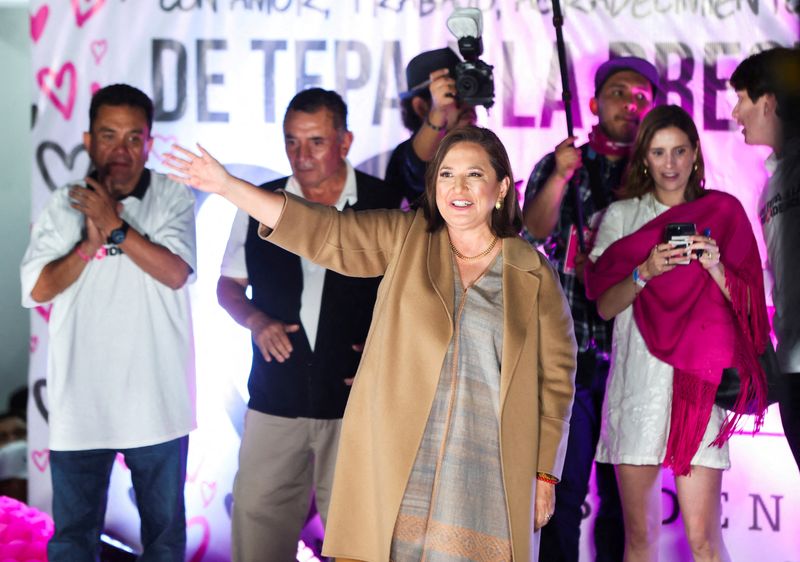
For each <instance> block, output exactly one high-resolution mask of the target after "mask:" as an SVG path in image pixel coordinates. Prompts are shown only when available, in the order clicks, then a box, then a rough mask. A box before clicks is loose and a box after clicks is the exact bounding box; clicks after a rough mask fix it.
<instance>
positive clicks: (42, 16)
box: [31, 4, 50, 43]
mask: <svg viewBox="0 0 800 562" xmlns="http://www.w3.org/2000/svg"><path fill="white" fill-rule="evenodd" d="M49 15H50V8H48V6H47V4H45V5H44V6H42V7H41V8H39V9H38V10H36V14H35V15H32V16H31V39H33V42H34V43H36V42H37V41H39V38H40V37H41V36H42V33H44V26H45V25H47V16H49Z"/></svg>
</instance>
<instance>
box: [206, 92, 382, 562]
mask: <svg viewBox="0 0 800 562" xmlns="http://www.w3.org/2000/svg"><path fill="white" fill-rule="evenodd" d="M283 131H284V140H285V146H286V155H287V156H288V158H289V163H290V164H291V168H292V175H291V176H290V177H288V178H283V179H279V180H276V181H272V182H269V183H266V184H264V185H263V186H261V187H262V188H263V189H268V190H272V191H274V190H277V189H283V190H285V191H286V192H288V193H292V194H294V195H298V196H300V197H304V198H306V199H308V200H310V201H314V202H317V203H321V204H323V205H332V206H335V207H337V208H338V209H344V208H346V207H352V208H353V209H374V208H386V207H389V206H392V205H393V204H394V203H396V195H395V194H393V193H392V191H391V190H390V189H389V188H388V187H387V186H386V185H385V184H384V183H383V182H382V181H380V180H379V179H377V178H374V177H372V176H368V175H366V174H363V173H361V172H357V171H355V170H354V169H353V167H352V166H351V165H350V163H349V162H348V161H347V153H348V151H349V149H350V145H351V144H352V142H353V134H352V133H351V132H350V131H348V130H347V107H346V105H345V103H344V101H343V100H342V98H341V97H340V96H339V95H338V94H337V93H336V92H333V91H327V90H323V89H321V88H312V89H309V90H304V91H302V92H300V93H298V94H297V95H296V96H295V97H294V98H293V99H292V101H291V102H290V103H289V106H288V108H287V110H286V115H285V117H284V121H283ZM239 213H240V214H239V215H237V217H236V219H235V220H234V224H233V227H232V230H231V237H230V240H229V241H228V246H227V248H226V251H225V257H224V258H223V262H222V271H221V273H222V275H221V277H220V279H219V283H218V285H217V296H218V298H219V303H220V304H221V305H222V306H223V308H225V310H227V311H228V313H229V314H230V315H231V316H232V317H233V319H234V320H236V321H237V322H238V323H239V324H241V325H242V326H245V327H246V328H248V329H249V330H250V331H251V333H252V339H253V363H252V369H251V371H250V379H249V382H248V389H249V392H250V402H249V404H248V411H247V417H246V420H245V431H244V436H243V438H242V445H241V449H240V452H239V470H238V472H237V474H236V480H235V483H234V490H233V496H234V505H233V535H232V550H233V560H234V561H235V562H243V561H248V562H250V561H263V560H274V561H276V562H282V561H288V560H294V559H295V555H296V552H297V541H298V537H299V534H300V531H301V530H302V527H303V524H304V522H305V519H306V515H307V513H308V507H309V500H310V498H311V490H312V488H313V489H314V491H315V493H316V503H317V509H318V510H319V513H320V515H321V517H322V521H323V523H324V522H325V518H326V515H327V511H328V502H329V497H330V491H331V486H332V483H333V468H334V463H335V461H336V449H337V446H338V441H339V429H340V425H341V418H342V415H343V414H344V407H345V403H346V402H347V397H348V394H349V392H350V384H351V383H352V378H353V376H354V375H355V372H356V369H357V367H358V362H359V360H360V351H361V348H362V345H363V343H364V341H365V339H366V336H367V331H368V329H369V324H370V321H371V320H372V308H373V306H374V304H375V296H376V293H377V288H378V282H379V279H354V278H349V277H343V276H341V275H339V274H337V273H334V272H332V271H327V270H325V269H323V268H321V267H319V266H316V265H314V264H312V263H310V262H308V261H306V260H304V259H301V258H299V257H298V256H296V255H294V254H290V253H289V252H286V251H285V250H282V249H281V248H278V247H277V246H274V245H272V244H270V243H268V242H265V241H264V240H262V239H261V238H259V237H258V233H257V230H258V223H257V222H256V221H255V220H253V219H252V218H249V217H248V216H247V215H243V214H242V213H241V211H240V212H239ZM248 286H250V288H251V290H252V293H251V296H250V297H248V296H247V294H246V289H247V287H248Z"/></svg>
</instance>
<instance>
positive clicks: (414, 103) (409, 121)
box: [386, 47, 476, 203]
mask: <svg viewBox="0 0 800 562" xmlns="http://www.w3.org/2000/svg"><path fill="white" fill-rule="evenodd" d="M460 62H461V60H460V59H459V58H458V55H456V54H455V53H454V52H453V50H452V49H450V48H448V47H445V48H443V49H436V50H434V51H426V52H424V53H420V54H419V55H417V56H416V57H414V58H413V59H411V62H409V63H408V66H407V67H406V83H407V85H408V90H407V91H405V92H403V93H401V94H400V100H401V101H400V108H401V112H402V118H403V125H405V126H406V128H407V129H408V130H409V131H411V132H412V133H413V136H412V137H411V138H410V139H408V140H406V141H404V142H402V143H400V144H399V145H398V146H397V148H395V149H394V152H392V156H391V158H390V159H389V164H388V166H387V167H386V183H388V184H389V185H391V186H393V187H394V188H396V189H397V190H399V191H400V192H401V194H402V196H403V197H405V198H406V199H407V200H408V202H409V203H413V202H414V201H415V200H416V199H417V198H418V197H419V196H420V195H421V194H422V192H423V191H425V166H426V164H427V163H428V162H429V161H430V160H432V159H433V156H434V154H436V149H437V148H439V143H440V142H441V140H442V138H444V135H445V134H446V133H447V132H448V131H450V130H452V129H454V128H455V127H458V126H461V125H468V124H473V123H475V119H476V115H475V108H474V107H472V106H470V105H465V104H461V103H460V102H459V101H458V99H457V98H456V82H455V80H454V79H453V78H451V76H452V71H453V68H455V66H456V65H457V64H458V63H460Z"/></svg>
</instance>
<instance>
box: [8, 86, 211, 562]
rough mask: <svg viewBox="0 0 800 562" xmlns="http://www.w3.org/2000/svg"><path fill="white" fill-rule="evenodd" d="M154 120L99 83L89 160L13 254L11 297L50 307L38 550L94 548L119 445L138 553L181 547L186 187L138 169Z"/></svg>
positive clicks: (84, 552)
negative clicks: (46, 476) (17, 288)
mask: <svg viewBox="0 0 800 562" xmlns="http://www.w3.org/2000/svg"><path fill="white" fill-rule="evenodd" d="M152 120H153V104H152V102H151V100H150V98H148V97H147V96H146V95H145V94H144V93H142V92H141V91H139V90H137V89H136V88H133V87H131V86H127V85H125V84H115V85H112V86H107V87H105V88H102V89H100V90H98V91H97V93H96V94H95V95H94V96H93V98H92V103H91V107H90V110H89V121H90V127H89V132H87V133H84V139H83V141H84V144H85V146H86V150H87V151H88V153H89V156H90V158H91V161H92V164H93V167H94V171H93V172H92V173H91V174H90V176H89V177H87V178H86V179H85V182H83V181H82V182H76V183H73V184H72V185H67V186H64V187H62V188H60V189H58V190H56V191H55V192H54V193H53V195H52V197H51V198H50V201H49V202H48V204H47V206H46V207H45V209H44V211H42V214H41V215H40V217H39V219H38V220H37V221H36V224H35V225H34V227H33V230H32V232H31V240H30V243H29V245H28V249H27V251H26V253H25V257H24V258H23V262H22V268H21V280H22V295H23V296H22V301H23V305H24V306H27V307H34V306H37V305H40V304H44V303H52V306H53V308H52V312H51V315H50V322H49V330H50V342H49V350H48V352H49V358H48V372H47V394H48V405H49V411H50V415H49V426H50V427H49V430H50V468H51V474H52V482H53V519H54V521H55V534H54V535H53V538H52V539H51V541H50V543H49V545H48V557H49V559H50V560H69V561H71V562H74V561H84V560H85V561H91V560H96V558H97V553H98V550H99V545H100V532H101V531H102V528H103V520H104V515H105V508H106V497H107V489H108V481H109V476H110V473H111V467H112V465H113V463H114V459H115V456H116V454H117V453H118V452H121V453H122V454H123V455H124V456H125V462H126V464H127V466H128V467H129V468H130V470H131V476H132V479H133V488H134V491H135V493H136V500H137V504H138V507H139V514H140V516H141V519H142V526H141V533H142V536H141V540H142V545H143V547H144V552H143V554H142V560H159V561H174V562H179V561H180V562H183V560H184V557H185V547H186V522H185V509H184V499H183V485H184V481H185V477H186V453H187V447H188V433H189V432H190V431H191V430H192V429H194V428H195V409H194V348H193V342H192V329H191V313H190V308H189V294H188V288H187V287H186V283H187V281H190V280H191V279H192V278H193V277H194V271H195V268H196V261H197V260H196V247H195V226H194V197H193V195H192V193H191V191H189V190H188V189H187V188H185V187H184V186H180V185H178V184H176V183H174V182H172V181H171V180H169V179H168V178H167V177H166V176H164V175H161V174H157V173H154V172H151V171H150V170H147V169H145V167H144V166H145V162H146V161H147V155H148V152H149V150H150V147H151V145H152V138H151V136H150V128H151V126H152Z"/></svg>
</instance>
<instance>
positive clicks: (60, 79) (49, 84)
mask: <svg viewBox="0 0 800 562" xmlns="http://www.w3.org/2000/svg"><path fill="white" fill-rule="evenodd" d="M67 76H69V84H68V85H67V88H66V89H67V96H66V97H67V100H66V102H64V101H62V99H61V97H59V95H58V93H57V92H56V90H55V89H54V88H53V85H55V88H58V89H61V87H62V86H63V85H64V82H65V78H66V77H67ZM36 80H37V81H38V82H39V89H41V90H42V92H44V93H45V94H47V97H49V98H50V101H52V102H53V105H55V106H56V109H58V110H59V111H60V112H61V115H63V116H64V119H69V118H70V117H72V109H73V108H74V107H75V94H76V93H77V82H78V80H77V79H76V77H75V65H73V64H72V63H71V62H67V63H65V64H64V66H62V67H61V69H60V70H59V71H58V72H54V71H53V70H51V69H50V68H42V69H39V72H37V73H36Z"/></svg>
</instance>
